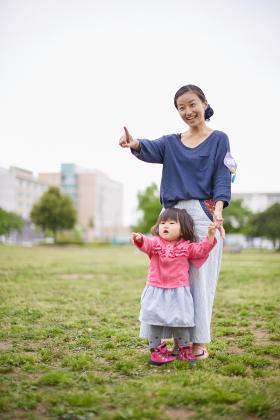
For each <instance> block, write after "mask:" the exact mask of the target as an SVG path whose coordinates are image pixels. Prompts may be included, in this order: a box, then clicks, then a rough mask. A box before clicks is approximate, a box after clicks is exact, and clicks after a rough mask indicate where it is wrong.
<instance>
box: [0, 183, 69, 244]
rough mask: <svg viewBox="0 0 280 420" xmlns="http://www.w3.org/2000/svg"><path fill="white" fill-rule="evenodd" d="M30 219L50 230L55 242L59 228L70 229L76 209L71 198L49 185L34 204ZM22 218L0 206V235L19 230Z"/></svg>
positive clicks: (22, 222) (21, 225)
mask: <svg viewBox="0 0 280 420" xmlns="http://www.w3.org/2000/svg"><path fill="white" fill-rule="evenodd" d="M30 218H31V221H32V222H33V223H34V224H35V225H36V226H39V227H40V228H41V229H42V230H43V231H44V232H51V233H52V235H53V237H54V240H55V242H56V239H57V233H58V232H59V231H60V230H64V229H72V228H73V227H74V225H75V223H76V220H77V214H76V210H75V208H74V206H73V203H72V200H71V198H70V197H69V196H68V195H66V194H63V193H62V192H61V191H60V190H59V189H58V188H57V187H50V188H49V189H48V191H46V192H45V193H44V194H43V195H42V197H41V198H40V199H39V201H37V203H35V204H34V206H33V208H32V210H31V214H30ZM23 225H24V221H23V219H22V218H21V217H20V216H18V215H17V214H15V213H12V212H7V211H5V210H3V209H1V208H0V235H5V234H9V233H10V232H11V231H14V230H15V231H21V230H22V228H23Z"/></svg>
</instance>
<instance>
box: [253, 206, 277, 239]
mask: <svg viewBox="0 0 280 420" xmlns="http://www.w3.org/2000/svg"><path fill="white" fill-rule="evenodd" d="M249 233H250V235H252V236H260V237H264V238H268V239H271V240H272V241H273V242H274V243H275V242H276V241H277V240H280V204H279V203H275V204H273V205H272V206H270V207H269V208H268V209H266V210H265V211H263V212H261V213H257V214H256V215H254V216H253V218H252V223H251V227H250V232H249Z"/></svg>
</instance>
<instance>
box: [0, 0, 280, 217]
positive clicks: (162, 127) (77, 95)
mask: <svg viewBox="0 0 280 420" xmlns="http://www.w3.org/2000/svg"><path fill="white" fill-rule="evenodd" d="M279 22H280V2H279V1H278V0H231V1H230V0H212V1H211V2H210V1H207V0H201V1H199V0H172V1H171V0H118V1H115V0H91V1H90V0H68V1H67V0H0V142H1V153H0V166H2V167H6V168H7V167H9V166H10V165H15V166H19V167H22V168H25V169H29V170H32V171H33V172H34V173H35V174H37V173H38V172H41V171H42V172H43V171H58V170H59V168H60V164H61V163H62V162H74V163H76V164H77V165H79V166H83V167H86V168H93V169H94V168H95V169H100V170H102V171H103V172H104V173H106V174H107V175H109V176H110V177H111V178H112V179H115V180H117V181H120V182H122V183H123V185H124V190H125V209H126V210H125V222H126V223H130V222H132V221H134V214H135V207H136V203H137V200H136V194H137V191H138V190H142V189H144V188H145V187H146V186H147V185H149V184H150V183H151V182H152V181H155V182H157V183H159V181H160V174H161V166H160V165H152V164H147V163H143V162H140V161H138V160H136V159H135V158H133V156H131V155H130V152H129V151H128V150H122V149H121V148H120V147H119V146H118V139H119V137H120V135H121V134H122V127H123V125H126V126H127V127H128V128H129V130H130V132H131V134H132V135H134V136H135V137H138V138H143V137H144V138H150V139H155V138H158V137H160V136H161V135H163V134H168V133H174V132H181V131H184V130H185V126H184V124H183V122H182V121H181V119H180V118H179V116H178V114H177V111H176V109H175V107H174V105H173V96H174V93H175V92H176V90H177V89H178V88H179V87H181V86H182V85H184V84H189V83H193V84H197V85H198V86H200V87H201V88H202V89H203V91H204V93H205V94H206V97H207V99H208V101H209V103H210V105H211V106H212V108H213V109H214V111H215V115H214V116H213V118H212V119H211V122H210V124H209V125H210V126H211V127H213V128H216V129H219V130H222V131H225V132H226V133H227V134H228V136H229V138H230V142H231V150H232V154H233V155H234V156H235V158H236V160H237V162H238V172H237V178H236V181H235V183H234V184H233V192H249V191H259V192H266V191H278V192H279V190H280V181H279V179H280V177H279V173H278V170H277V172H276V169H278V168H279V163H278V161H279V151H280V147H279V134H278V131H279V129H278V120H279V106H278V104H279V97H280V83H279V78H280V76H279V75H280V59H279V56H280V48H279V32H280V25H279Z"/></svg>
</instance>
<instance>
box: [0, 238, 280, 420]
mask: <svg viewBox="0 0 280 420" xmlns="http://www.w3.org/2000/svg"><path fill="white" fill-rule="evenodd" d="M146 273H147V259H146V256H145V255H143V254H141V253H139V252H138V251H137V250H135V249H134V248H133V247H132V246H131V247H130V246H119V247H117V246H115V247H100V248H98V247H94V248H90V247H82V248H79V247H65V248H60V247H57V248H56V247H38V248H32V249H25V248H17V247H8V246H7V247H3V246H1V247H0V281H1V285H0V287H1V295H2V299H1V306H0V318H1V331H0V387H1V389H0V417H1V418H3V419H6V420H8V419H10V420H14V419H44V418H53V419H62V420H63V419H65V420H74V419H75V420H87V419H94V418H100V419H133V420H134V419H161V420H164V419H171V418H172V419H214V420H215V419H222V418H230V419H241V418H242V419H243V418H244V419H248V420H249V419H256V418H264V419H277V418H279V417H280V401H279V389H280V373H279V366H280V363H279V356H280V346H279V344H280V321H279V319H280V317H279V314H280V311H279V308H280V305H279V296H280V293H279V289H280V278H279V277H280V275H279V273H280V255H279V254H277V253H271V252H265V251H263V252H255V251H254V252H253V251H246V252H243V253H241V254H225V255H224V259H223V265H222V272H221V276H220V280H219V284H218V291H217V295H216V301H215V307H214V313H213V341H212V343H211V345H210V346H209V351H210V358H209V359H208V360H206V361H201V362H199V363H197V365H196V366H194V367H191V366H189V365H187V364H184V363H180V362H179V361H176V362H174V363H173V364H171V365H168V366H162V367H154V366H152V365H149V363H148V358H149V354H148V351H147V350H146V344H145V343H144V342H143V341H142V340H141V339H139V337H138V327H139V326H138V321H137V318H138V311H139V298H140V293H141V290H142V288H143V286H144V282H145V277H146ZM170 344H171V343H170Z"/></svg>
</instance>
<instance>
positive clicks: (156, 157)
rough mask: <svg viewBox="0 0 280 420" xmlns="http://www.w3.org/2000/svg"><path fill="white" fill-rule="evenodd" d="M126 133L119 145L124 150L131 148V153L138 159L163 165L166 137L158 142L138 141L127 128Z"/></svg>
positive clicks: (157, 140)
mask: <svg viewBox="0 0 280 420" xmlns="http://www.w3.org/2000/svg"><path fill="white" fill-rule="evenodd" d="M124 131H125V133H124V134H123V135H122V136H121V138H120V140H119V145H120V146H121V147H123V148H130V150H131V152H132V153H133V154H134V156H136V157H137V158H138V159H140V160H143V161H144V162H149V163H163V160H164V149H165V142H164V137H160V138H159V139H156V140H147V139H143V140H138V139H135V138H133V137H132V136H131V134H130V133H129V131H128V130H127V128H126V127H124Z"/></svg>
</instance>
